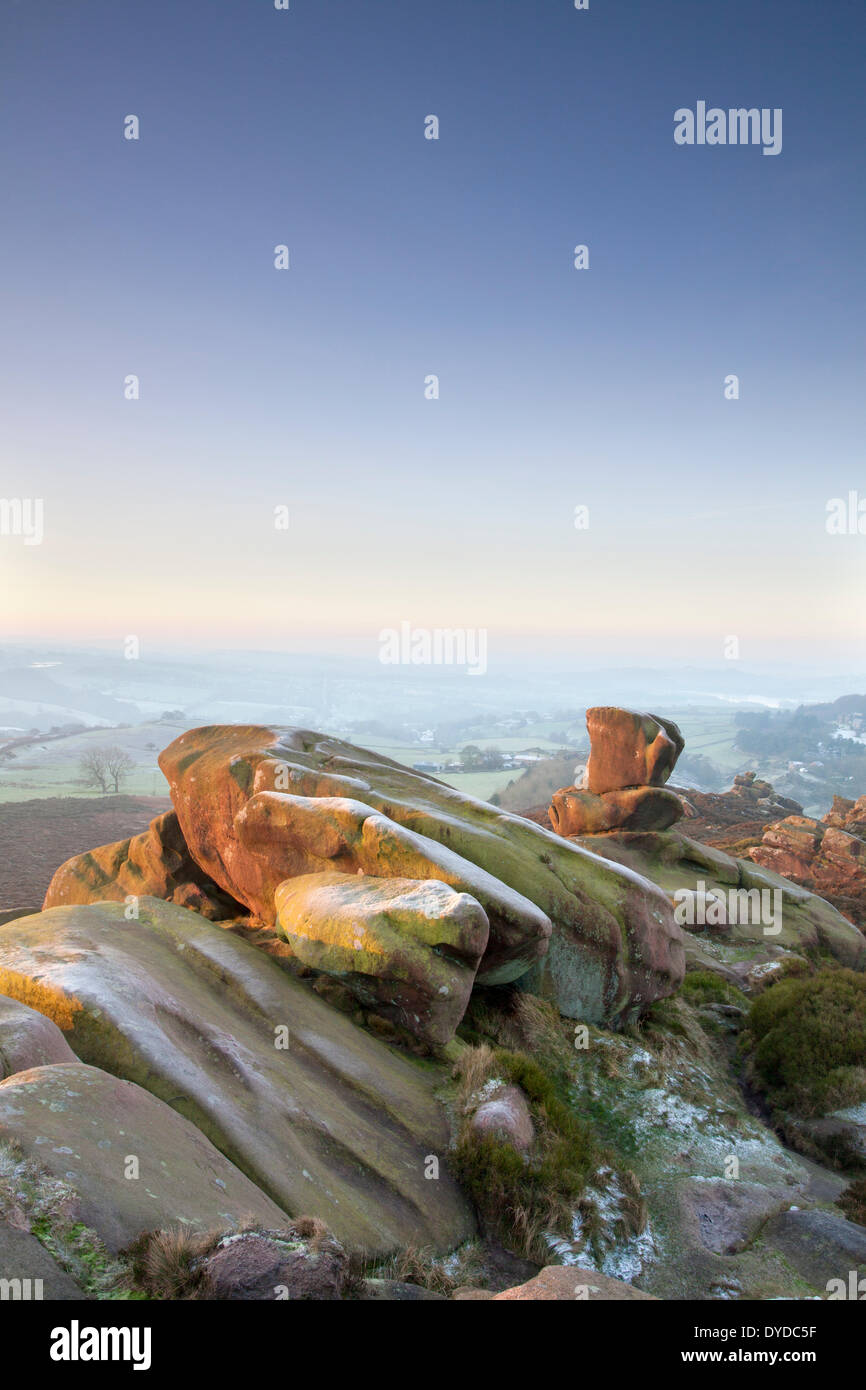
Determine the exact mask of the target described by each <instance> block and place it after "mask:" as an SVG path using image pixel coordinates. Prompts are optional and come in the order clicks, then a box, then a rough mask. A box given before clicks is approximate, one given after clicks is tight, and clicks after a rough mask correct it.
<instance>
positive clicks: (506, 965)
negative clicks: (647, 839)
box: [235, 792, 551, 984]
mask: <svg viewBox="0 0 866 1390" xmlns="http://www.w3.org/2000/svg"><path fill="white" fill-rule="evenodd" d="M235 831H236V834H237V838H238V841H239V843H240V845H241V846H242V847H243V848H245V849H247V850H248V851H249V852H250V854H251V855H254V856H255V857H256V858H257V859H258V860H259V863H260V865H261V866H262V872H263V874H264V875H265V878H266V884H267V886H266V891H265V895H264V897H262V898H261V899H258V900H257V911H259V912H260V915H262V916H264V915H265V902H266V901H267V900H268V899H269V898H270V900H271V901H272V903H273V904H274V905H273V906H272V907H271V909H270V910H271V913H273V912H274V911H275V904H276V893H277V889H278V888H279V887H280V886H281V884H282V883H283V882H284V881H285V878H287V877H290V876H292V877H293V876H295V875H303V876H306V874H307V873H308V872H311V873H316V872H319V871H322V870H332V871H334V870H339V871H340V872H341V873H342V874H343V875H347V874H348V875H354V876H357V875H358V874H359V873H361V874H363V875H365V876H370V877H380V876H381V877H397V878H400V879H402V880H405V879H412V880H415V881H425V880H430V879H433V880H435V881H440V882H442V883H444V884H446V885H448V886H450V887H451V888H452V889H455V890H456V891H457V893H458V894H464V895H468V896H470V897H472V898H473V899H474V900H476V901H477V902H478V903H479V904H480V905H481V907H482V909H483V911H484V913H485V914H486V918H487V920H488V924H489V925H488V937H487V944H486V948H485V950H484V952H483V956H482V960H481V961H480V963H479V964H478V967H477V969H478V981H479V983H481V984H501V983H504V982H506V981H508V980H511V979H514V978H515V977H517V976H520V975H522V974H523V973H524V972H525V971H526V970H527V969H528V967H529V966H530V965H531V964H533V963H534V962H535V961H536V960H537V959H538V958H539V956H542V955H543V954H544V952H545V951H546V949H547V943H548V939H549V937H550V932H551V924H550V920H549V918H548V917H547V916H546V914H545V913H543V912H541V911H540V910H539V909H538V907H537V906H536V905H535V903H533V902H532V901H530V899H529V898H526V897H523V896H522V895H521V894H519V893H516V892H514V890H513V889H510V888H508V887H507V886H506V885H505V884H504V883H502V882H501V881H500V880H499V879H498V878H495V877H494V876H493V875H492V874H488V873H487V872H486V871H485V870H483V869H479V868H478V867H477V866H476V865H473V864H471V863H470V862H469V861H468V860H466V859H463V858H462V857H461V856H460V855H457V854H455V853H454V852H453V851H452V850H450V849H448V848H447V847H445V846H444V845H440V844H438V843H437V842H436V841H434V840H430V839H428V838H427V837H426V836H423V835H418V834H416V833H415V832H414V831H412V830H407V829H405V828H404V827H403V826H401V825H397V824H395V822H394V821H391V820H388V819H387V817H385V816H383V815H380V814H379V813H378V812H376V811H374V810H373V809H372V807H370V806H367V805H365V804H364V803H363V802H358V801H350V800H348V799H346V800H344V799H342V798H335V797H301V796H288V795H286V794H285V793H281V792H260V793H258V795H256V796H254V797H252V798H251V799H250V801H249V802H248V803H247V804H246V806H245V807H244V808H243V810H242V811H241V812H239V814H238V815H237V817H236V819H235ZM283 871H285V872H283ZM278 874H280V875H281V877H280V880H279V882H278V883H277V885H276V886H275V887H274V886H273V879H274V878H276V877H277V875H278Z"/></svg>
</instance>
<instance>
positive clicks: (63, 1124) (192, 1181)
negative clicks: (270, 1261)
mask: <svg viewBox="0 0 866 1390" xmlns="http://www.w3.org/2000/svg"><path fill="white" fill-rule="evenodd" d="M0 1140H6V1141H14V1142H15V1144H16V1145H17V1146H18V1148H20V1149H21V1151H22V1153H23V1154H24V1156H25V1158H28V1159H30V1160H31V1161H32V1162H34V1163H36V1164H38V1166H39V1167H40V1168H41V1169H42V1170H43V1171H46V1172H48V1173H50V1174H51V1175H52V1177H54V1178H57V1179H59V1180H60V1181H62V1182H64V1183H68V1184H69V1185H70V1186H71V1187H72V1189H73V1190H74V1192H75V1194H76V1205H77V1216H78V1219H80V1220H81V1221H82V1222H83V1223H84V1225H85V1226H89V1227H91V1229H92V1230H95V1231H96V1233H97V1234H98V1236H99V1237H100V1239H101V1240H102V1241H103V1242H104V1244H105V1245H106V1246H107V1248H108V1249H109V1250H112V1251H115V1252H116V1251H118V1250H122V1249H124V1248H125V1247H126V1246H128V1245H130V1244H131V1243H132V1242H133V1241H134V1240H136V1239H137V1237H138V1236H140V1235H141V1234H143V1233H144V1232H145V1231H151V1230H158V1229H162V1228H164V1227H166V1226H182V1227H183V1228H184V1229H186V1230H190V1231H208V1230H210V1229H212V1228H214V1227H216V1228H221V1227H222V1228H225V1227H227V1226H238V1225H239V1224H240V1223H241V1222H242V1221H243V1220H244V1219H245V1218H247V1217H253V1218H255V1219H257V1220H259V1221H262V1222H264V1223H266V1224H267V1225H269V1226H273V1225H286V1224H288V1218H287V1217H286V1214H285V1212H283V1211H282V1210H281V1209H280V1207H278V1206H277V1205H276V1203H274V1202H272V1201H271V1200H270V1199H269V1198H268V1197H267V1196H265V1194H264V1193H263V1192H261V1191H259V1190H258V1189H257V1188H256V1187H255V1186H254V1184H253V1183H251V1182H250V1181H249V1179H248V1178H246V1177H245V1176H244V1174H243V1173H241V1172H240V1171H239V1170H238V1169H237V1168H236V1167H235V1165H234V1164H233V1163H230V1162H229V1160H228V1159H227V1158H225V1157H224V1156H223V1154H221V1153H220V1152H219V1151H218V1150H217V1149H216V1148H214V1146H213V1144H212V1143H211V1142H210V1140H208V1139H206V1138H205V1136H204V1135H203V1134H202V1133H201V1132H200V1131H199V1130H198V1129H196V1127H195V1125H193V1124H191V1123H190V1121H189V1120H186V1119H184V1118H183V1116H182V1115H180V1114H178V1112H177V1111H176V1110H173V1109H172V1108H171V1106H170V1105H166V1104H165V1103H164V1102H163V1101H161V1100H157V1099H156V1097H155V1096H152V1095H151V1094H150V1093H149V1092H148V1091H146V1090H144V1089H143V1088H142V1087H141V1086H136V1085H133V1084H132V1083H131V1082H129V1081H121V1080H120V1079H119V1078H118V1077H116V1076H110V1075H109V1074H108V1072H105V1071H101V1070H99V1069H98V1068H96V1067H91V1066H86V1065H85V1064H83V1063H81V1062H72V1063H70V1062H65V1063H57V1064H54V1065H51V1066H44V1067H33V1068H31V1069H30V1070H29V1071H24V1072H19V1073H17V1075H15V1076H12V1077H10V1078H9V1079H8V1080H7V1081H4V1082H2V1083H0ZM130 1160H135V1162H136V1164H137V1169H136V1171H137V1173H138V1176H137V1177H129V1176H127V1174H128V1172H129V1171H131V1170H130V1168H129V1164H130Z"/></svg>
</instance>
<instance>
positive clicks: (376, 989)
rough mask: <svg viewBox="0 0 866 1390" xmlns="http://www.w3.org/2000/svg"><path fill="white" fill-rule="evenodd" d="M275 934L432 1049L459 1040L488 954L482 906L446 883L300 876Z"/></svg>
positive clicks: (289, 888) (279, 897)
mask: <svg viewBox="0 0 866 1390" xmlns="http://www.w3.org/2000/svg"><path fill="white" fill-rule="evenodd" d="M276 909H277V930H278V932H279V934H280V936H281V937H283V939H284V940H286V941H287V942H288V943H289V945H290V946H291V948H292V951H293V953H294V955H295V956H296V957H297V958H298V959H299V960H301V961H303V963H304V964H305V965H310V966H313V967H314V968H315V969H316V970H321V971H324V972H325V973H327V974H330V975H336V976H338V977H339V979H340V981H341V982H342V983H343V984H344V985H346V986H347V987H348V988H349V989H351V990H352V992H353V993H354V994H355V995H356V996H357V997H358V998H359V999H360V1000H361V1002H362V1003H365V1004H369V1005H372V1006H373V1007H374V1008H376V1009H377V1011H378V1012H379V1013H382V1014H383V1015H384V1016H385V1017H388V1018H391V1019H392V1020H393V1021H394V1022H395V1023H398V1024H401V1025H402V1024H408V1025H409V1026H410V1027H411V1031H412V1032H414V1033H416V1034H418V1035H419V1036H423V1037H425V1038H429V1039H430V1040H431V1041H433V1042H438V1043H446V1042H447V1041H448V1040H449V1038H451V1037H453V1035H454V1031H455V1029H456V1028H457V1026H458V1024H459V1023H460V1020H461V1019H462V1017H463V1015H464V1013H465V1012H466V1007H467V1005H468V1003H469V996H470V994H471V993H472V986H473V984H474V983H475V976H476V973H477V971H478V966H479V964H480V961H481V958H482V956H483V954H484V950H485V947H486V945H487V937H488V932H489V925H488V921H487V914H486V913H485V911H484V909H483V908H482V906H481V904H480V903H478V902H476V900H475V898H472V897H470V896H469V894H468V893H457V892H455V891H454V889H453V888H450V887H449V886H448V885H447V884H445V883H441V882H440V881H439V880H438V879H435V878H434V879H427V880H425V881H420V882H419V881H418V880H417V879H411V878H372V877H369V876H368V875H367V874H363V873H362V874H355V875H352V874H334V873H322V874H302V875H301V876H300V877H299V878H288V879H286V880H285V882H284V883H281V884H280V886H279V888H278V889H277V892H276Z"/></svg>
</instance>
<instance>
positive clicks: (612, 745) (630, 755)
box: [586, 705, 685, 794]
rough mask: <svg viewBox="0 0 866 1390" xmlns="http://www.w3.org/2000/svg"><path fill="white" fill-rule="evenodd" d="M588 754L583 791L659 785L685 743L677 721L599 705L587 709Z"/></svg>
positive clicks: (669, 771) (668, 772)
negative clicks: (675, 722) (584, 789)
mask: <svg viewBox="0 0 866 1390" xmlns="http://www.w3.org/2000/svg"><path fill="white" fill-rule="evenodd" d="M586 727H587V729H588V730H589V741H590V754H589V761H588V762H587V765H586V790H587V791H589V792H595V793H597V794H600V793H602V792H611V791H617V790H618V789H620V788H623V787H660V786H663V784H664V783H665V782H666V781H667V780H668V778H669V777H670V775H671V773H672V772H673V769H674V764H675V763H676V760H677V758H678V757H679V755H680V753H681V752H682V751H683V748H684V746H685V743H684V740H683V736H682V734H681V733H680V731H679V729H678V728H677V726H676V724H674V723H672V722H671V721H670V720H669V719H660V718H659V717H658V716H657V715H653V714H638V713H636V712H635V711H634V710H628V709H617V708H616V707H615V706H611V705H600V706H597V707H596V708H595V709H588V710H587V711H586Z"/></svg>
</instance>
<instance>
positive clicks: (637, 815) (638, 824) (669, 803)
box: [548, 787, 685, 837]
mask: <svg viewBox="0 0 866 1390" xmlns="http://www.w3.org/2000/svg"><path fill="white" fill-rule="evenodd" d="M684 813H685V808H684V805H683V802H682V801H681V800H680V798H679V797H678V796H677V795H676V794H675V793H674V792H672V791H669V790H668V788H667V787H626V788H624V789H622V790H619V791H612V792H603V793H602V794H601V795H598V796H596V795H594V794H593V793H592V792H586V791H579V790H577V789H575V788H572V787H563V788H562V790H561V791H558V792H554V793H553V800H552V801H551V803H550V810H549V812H548V814H549V816H550V823H551V825H552V826H553V829H554V830H555V831H556V833H557V835H564V836H566V837H567V836H569V835H596V834H601V833H603V832H604V831H605V830H667V829H668V828H669V827H670V826H672V825H674V824H675V823H676V822H677V821H678V820H680V819H681V818H682V816H683V815H684Z"/></svg>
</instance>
